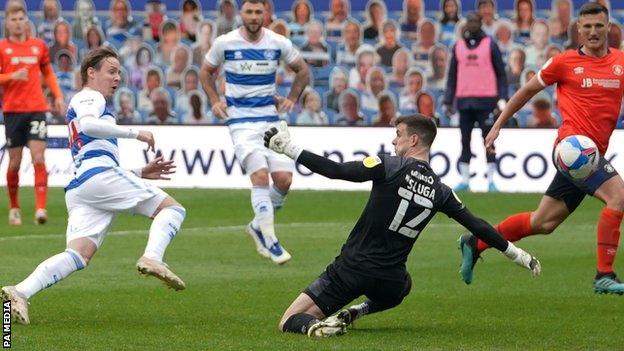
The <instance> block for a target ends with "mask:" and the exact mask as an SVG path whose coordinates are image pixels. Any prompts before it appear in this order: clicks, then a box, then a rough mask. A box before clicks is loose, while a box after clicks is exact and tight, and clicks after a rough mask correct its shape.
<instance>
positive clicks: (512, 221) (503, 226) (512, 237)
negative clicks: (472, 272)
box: [477, 212, 533, 252]
mask: <svg viewBox="0 0 624 351" xmlns="http://www.w3.org/2000/svg"><path fill="white" fill-rule="evenodd" d="M495 228H496V230H497V231H498V232H499V233H500V234H501V236H502V237H503V238H505V239H507V240H509V241H512V242H513V241H518V240H520V239H522V238H524V237H525V236H529V235H532V234H533V229H532V228H531V212H521V213H516V214H515V215H511V216H509V217H507V218H506V219H505V220H504V221H502V222H500V223H499V224H498V225H497V226H496V227H495ZM488 247H490V246H489V245H488V244H486V243H485V242H483V241H481V240H478V241H477V251H479V252H482V251H483V250H485V249H487V248H488Z"/></svg>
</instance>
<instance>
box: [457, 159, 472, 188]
mask: <svg viewBox="0 0 624 351" xmlns="http://www.w3.org/2000/svg"><path fill="white" fill-rule="evenodd" d="M459 175H460V176H461V179H462V180H461V181H462V183H464V184H468V182H469V181H470V164H469V163H466V162H460V163H459Z"/></svg>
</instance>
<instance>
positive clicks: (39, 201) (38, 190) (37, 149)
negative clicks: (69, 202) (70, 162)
mask: <svg viewBox="0 0 624 351" xmlns="http://www.w3.org/2000/svg"><path fill="white" fill-rule="evenodd" d="M42 123H45V121H43V122H42ZM46 147H47V142H46V141H42V140H29V141H28V148H29V149H30V154H31V156H32V163H33V168H34V170H35V223H37V224H44V223H45V222H47V220H48V213H47V211H46V201H47V194H48V171H47V169H46V165H45V156H44V155H45V150H46Z"/></svg>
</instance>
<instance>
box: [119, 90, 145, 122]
mask: <svg viewBox="0 0 624 351" xmlns="http://www.w3.org/2000/svg"><path fill="white" fill-rule="evenodd" d="M113 107H114V108H115V116H116V117H117V124H139V123H141V115H140V114H139V112H138V111H137V110H136V101H135V99H134V94H133V93H132V91H131V90H130V89H128V88H121V89H118V90H117V91H116V92H115V95H114V96H113Z"/></svg>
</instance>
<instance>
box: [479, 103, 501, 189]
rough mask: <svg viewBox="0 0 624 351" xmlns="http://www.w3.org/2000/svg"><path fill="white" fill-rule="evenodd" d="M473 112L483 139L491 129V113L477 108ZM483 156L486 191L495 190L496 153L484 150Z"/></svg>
mask: <svg viewBox="0 0 624 351" xmlns="http://www.w3.org/2000/svg"><path fill="white" fill-rule="evenodd" d="M475 113H476V115H477V121H478V123H479V127H480V128H481V135H482V137H483V140H485V137H486V136H487V135H488V133H489V132H490V129H492V124H493V121H492V120H491V119H490V114H491V113H492V111H489V110H478V111H476V112H475ZM485 158H486V161H487V170H486V177H487V180H488V191H490V192H496V191H498V188H497V187H496V185H495V184H494V173H495V172H496V154H495V153H487V152H486V154H485Z"/></svg>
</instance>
